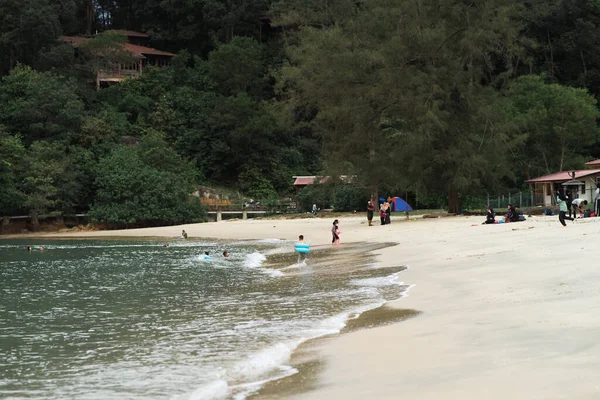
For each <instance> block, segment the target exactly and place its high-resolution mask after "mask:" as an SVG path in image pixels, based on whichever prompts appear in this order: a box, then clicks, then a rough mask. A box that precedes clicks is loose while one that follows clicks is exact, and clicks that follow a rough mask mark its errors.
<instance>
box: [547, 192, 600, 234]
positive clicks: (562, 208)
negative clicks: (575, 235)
mask: <svg viewBox="0 0 600 400" xmlns="http://www.w3.org/2000/svg"><path fill="white" fill-rule="evenodd" d="M599 190H600V188H598V189H596V192H598V191H599ZM556 204H558V209H559V211H558V220H559V221H560V223H561V224H562V226H567V223H566V222H565V220H569V221H575V218H573V217H572V215H573V216H577V213H580V214H584V213H585V210H584V207H585V206H587V204H588V202H587V200H584V199H573V200H571V199H570V196H569V193H567V192H566V191H565V188H564V187H560V188H558V190H557V191H556ZM567 212H568V213H569V216H568V217H567Z"/></svg>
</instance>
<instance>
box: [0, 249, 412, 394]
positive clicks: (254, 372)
mask: <svg viewBox="0 0 600 400" xmlns="http://www.w3.org/2000/svg"><path fill="white" fill-rule="evenodd" d="M163 244H164V242H158V241H153V240H68V241H67V240H53V241H50V240H44V241H40V240H5V241H0V398H6V399H26V398H27V399H29V398H35V399H67V398H71V399H88V400H89V399H115V398H121V399H225V398H236V399H243V398H245V397H246V396H248V395H249V394H252V393H253V392H255V391H256V390H258V389H259V388H260V387H261V385H262V384H264V383H265V382H267V381H269V380H273V379H278V378H282V377H285V376H289V375H291V374H294V373H296V372H297V371H296V370H295V369H294V368H293V367H291V366H289V365H288V361H289V358H290V355H291V353H292V351H293V350H294V349H295V348H296V347H297V346H298V345H299V344H300V343H302V342H304V341H306V340H309V339H311V338H315V337H319V336H323V335H328V334H334V333H336V332H339V331H340V329H342V328H343V326H344V323H345V321H346V320H347V319H348V318H353V317H356V316H357V315H359V314H360V313H361V312H363V311H365V310H368V309H372V308H374V307H377V306H379V305H381V304H383V303H384V302H386V301H389V300H394V299H397V298H399V297H401V296H402V293H403V291H404V290H406V286H405V285H404V284H402V282H400V281H399V279H398V278H399V276H398V274H399V272H400V271H401V268H385V269H382V268H378V267H377V266H376V265H374V264H373V260H372V259H371V258H369V257H367V256H365V254H366V251H367V250H368V249H367V248H366V247H364V246H361V245H359V246H355V247H354V248H353V249H352V247H351V246H349V247H347V248H346V249H338V250H333V251H332V250H328V251H324V252H322V254H321V255H320V256H319V255H318V252H316V253H314V255H313V254H311V255H309V257H308V259H307V260H302V261H300V262H298V260H297V259H296V256H295V255H294V254H293V243H288V242H283V241H263V242H254V243H249V242H238V243H225V242H218V243H217V242H215V243H209V242H199V241H198V242H197V241H191V240H186V241H183V240H176V241H173V242H171V243H170V245H169V247H168V248H165V247H163ZM41 245H43V246H44V247H45V250H44V251H43V252H42V251H40V250H39V247H40V246H41ZM27 246H33V248H34V250H33V251H32V252H28V251H27V250H26V247H27ZM224 250H227V251H228V252H229V253H230V255H231V256H230V257H229V258H225V257H223V256H222V252H223V251H224ZM205 251H208V252H210V254H211V257H212V259H211V260H210V261H207V260H204V259H203V257H202V254H204V252H205ZM269 260H271V261H269Z"/></svg>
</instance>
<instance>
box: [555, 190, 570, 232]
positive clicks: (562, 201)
mask: <svg viewBox="0 0 600 400" xmlns="http://www.w3.org/2000/svg"><path fill="white" fill-rule="evenodd" d="M567 200H568V197H567V196H566V195H565V190H564V188H560V189H558V196H556V204H558V208H559V210H560V211H559V213H558V220H559V221H560V223H561V224H562V226H567V224H566V223H565V219H568V220H570V221H573V220H574V219H573V218H571V217H570V216H569V217H567V216H566V215H567V211H568V208H569V207H568V206H567Z"/></svg>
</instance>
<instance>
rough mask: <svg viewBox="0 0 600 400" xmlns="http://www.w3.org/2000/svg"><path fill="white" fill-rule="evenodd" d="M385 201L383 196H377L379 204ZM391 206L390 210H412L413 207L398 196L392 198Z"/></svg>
mask: <svg viewBox="0 0 600 400" xmlns="http://www.w3.org/2000/svg"><path fill="white" fill-rule="evenodd" d="M386 201H387V200H386V199H384V198H383V197H380V198H379V203H380V204H383V203H384V202H386ZM391 206H392V211H412V210H413V208H412V207H411V206H410V204H408V203H407V202H406V201H404V200H403V199H401V198H400V197H394V198H392V204H391Z"/></svg>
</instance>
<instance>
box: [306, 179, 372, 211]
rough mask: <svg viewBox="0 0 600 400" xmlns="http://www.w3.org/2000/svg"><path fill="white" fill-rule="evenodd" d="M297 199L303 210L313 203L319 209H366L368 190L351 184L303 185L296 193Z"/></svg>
mask: <svg viewBox="0 0 600 400" xmlns="http://www.w3.org/2000/svg"><path fill="white" fill-rule="evenodd" d="M298 199H299V200H300V204H301V206H302V209H303V210H304V211H310V210H312V205H313V204H316V205H317V207H318V208H319V209H328V208H332V209H334V210H335V211H359V210H366V208H367V202H368V201H369V191H368V189H366V188H360V187H356V186H352V185H343V184H338V185H334V184H331V183H323V184H318V185H308V186H306V187H304V188H303V189H302V190H301V191H300V193H299V194H298Z"/></svg>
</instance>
